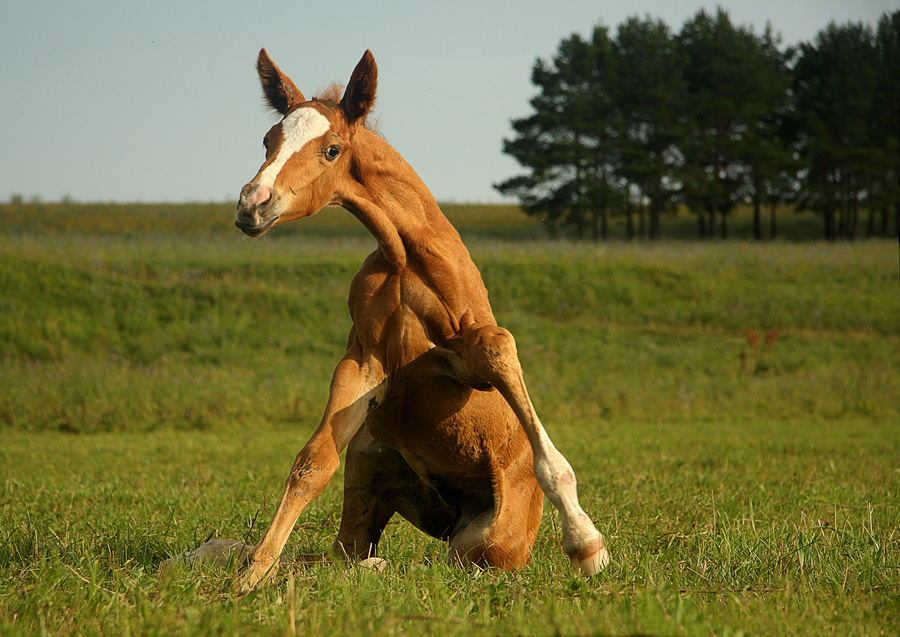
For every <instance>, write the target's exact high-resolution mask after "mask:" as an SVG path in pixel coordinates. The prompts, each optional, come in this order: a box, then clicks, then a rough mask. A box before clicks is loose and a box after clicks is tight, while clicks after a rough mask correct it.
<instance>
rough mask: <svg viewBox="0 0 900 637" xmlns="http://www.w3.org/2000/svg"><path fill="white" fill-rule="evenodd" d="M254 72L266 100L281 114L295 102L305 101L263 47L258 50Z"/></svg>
mask: <svg viewBox="0 0 900 637" xmlns="http://www.w3.org/2000/svg"><path fill="white" fill-rule="evenodd" d="M256 72H257V73H259V81H260V82H262V88H263V95H265V98H266V102H268V103H269V106H271V107H272V108H274V109H275V110H276V111H278V112H279V113H281V114H282V115H286V114H287V112H288V111H289V110H290V108H291V107H292V106H294V105H295V104H299V103H300V102H305V101H306V98H305V97H303V93H301V92H300V89H298V88H297V87H296V86H294V83H293V82H291V78H289V77H288V76H287V75H285V74H284V73H282V72H281V69H279V68H278V67H277V66H275V63H274V62H273V61H272V58H270V57H269V54H268V53H266V50H265V49H261V50H260V52H259V57H258V58H257V59H256Z"/></svg>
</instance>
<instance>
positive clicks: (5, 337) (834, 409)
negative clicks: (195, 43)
mask: <svg viewBox="0 0 900 637" xmlns="http://www.w3.org/2000/svg"><path fill="white" fill-rule="evenodd" d="M370 248H371V244H370V242H368V241H364V240H356V239H342V240H326V239H319V240H315V241H312V240H302V239H299V238H297V237H290V238H270V239H268V240H263V241H258V242H246V241H242V240H240V239H238V238H236V237H230V238H220V239H216V238H209V239H207V240H206V241H204V242H201V243H199V244H198V242H196V241H194V240H192V239H190V238H186V237H176V236H158V235H150V236H148V237H140V238H138V237H126V238H118V239H113V238H109V237H106V238H95V239H90V238H85V237H83V236H77V235H75V236H71V237H70V236H66V235H62V236H49V237H48V236H42V237H35V236H29V237H18V238H7V239H5V240H3V241H2V242H0V259H2V262H0V289H2V290H3V294H2V298H0V304H2V305H3V308H4V312H3V316H2V318H0V356H2V360H3V365H2V367H0V382H2V383H3V384H4V386H6V387H8V388H9V389H8V391H7V392H6V393H5V395H4V396H3V398H2V399H0V422H2V423H4V424H5V425H7V426H12V427H15V428H26V429H63V430H68V431H97V430H104V431H109V430H128V429H132V428H137V429H141V430H147V429H154V428H157V427H160V426H163V427H174V428H193V427H207V426H220V425H226V424H228V423H232V422H237V423H247V422H257V421H260V420H262V421H277V422H288V421H291V422H293V421H296V420H297V419H306V420H307V421H313V420H315V419H317V418H318V415H319V411H320V408H321V401H322V399H323V396H324V395H325V392H326V391H327V385H328V381H329V378H330V372H331V369H332V366H333V365H334V362H335V361H336V360H337V359H338V357H339V356H340V355H341V353H342V350H343V347H344V344H345V339H346V334H347V331H348V329H349V320H348V318H347V313H346V290H347V287H348V284H349V281H350V278H351V277H352V275H353V273H354V272H355V269H356V268H357V266H358V264H359V263H360V262H361V261H362V259H363V257H364V255H365V254H366V252H367V251H368V250H369V249H370ZM471 248H472V251H473V254H474V256H475V258H476V260H477V261H478V263H479V264H480V266H481V269H482V272H483V275H484V278H485V280H486V282H487V284H488V286H489V288H490V289H491V298H492V303H493V304H494V309H495V312H496V314H497V316H498V319H499V320H500V322H501V323H502V324H505V325H507V326H508V327H510V328H511V329H512V330H513V332H514V333H515V334H516V336H517V339H518V341H519V346H520V350H521V353H522V359H523V362H524V365H525V368H526V372H527V374H528V377H529V379H530V382H531V384H532V385H533V391H534V393H535V398H536V399H537V400H538V401H539V404H541V405H544V410H545V411H547V412H548V414H552V415H551V416H549V417H550V419H551V420H553V419H559V420H560V421H564V420H566V419H568V418H572V417H579V418H589V419H592V420H603V421H608V420H635V419H637V420H647V419H651V420H663V421H673V420H676V421H681V420H685V419H688V420H690V419H696V418H729V419H731V418H734V417H736V416H740V417H741V418H746V419H748V420H752V419H754V418H783V419H800V420H816V419H822V418H825V419H829V418H835V417H841V416H845V415H850V416H858V417H875V418H891V417H895V416H897V414H898V407H897V401H895V400H893V399H892V397H893V396H897V395H900V381H898V372H897V364H896V360H897V353H898V351H900V341H898V334H900V327H898V323H900V320H898V317H900V299H898V295H897V293H896V289H897V272H896V267H893V266H892V264H891V261H892V258H893V253H894V252H895V248H893V247H892V246H891V244H890V243H888V242H880V243H879V242H870V243H860V244H855V245H841V246H823V245H820V244H808V245H803V246H757V245H752V244H739V243H738V244H723V245H706V246H701V245H696V244H666V245H663V246H653V247H647V246H628V245H612V246H608V247H603V246H590V245H578V246H572V245H570V244H565V243H545V242H541V243H527V244H521V243H520V244H518V245H511V244H507V243H504V242H497V241H476V242H474V243H472V245H471ZM748 330H749V331H751V332H758V333H776V332H777V340H776V342H775V343H774V346H773V347H772V348H771V349H769V348H766V346H765V345H764V344H763V343H762V342H760V343H759V344H757V345H756V346H755V347H754V346H751V344H750V343H749V342H748V337H747V331H748ZM742 356H743V363H742V361H741V357H742ZM742 367H743V369H742ZM300 370H302V372H301V371H300ZM36 396H39V397H40V400H38V401H35V400H34V398H35V397H36Z"/></svg>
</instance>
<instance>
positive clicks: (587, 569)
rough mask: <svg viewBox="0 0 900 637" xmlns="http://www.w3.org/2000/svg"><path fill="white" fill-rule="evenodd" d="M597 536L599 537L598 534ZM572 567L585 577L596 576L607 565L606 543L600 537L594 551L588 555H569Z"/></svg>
mask: <svg viewBox="0 0 900 637" xmlns="http://www.w3.org/2000/svg"><path fill="white" fill-rule="evenodd" d="M598 535H600V534H599V533H598ZM569 559H570V560H572V565H573V566H574V567H575V568H577V569H578V570H579V571H581V572H582V573H584V574H585V575H588V576H590V575H596V574H597V573H599V572H600V571H602V570H603V569H604V568H606V566H607V565H608V564H609V551H608V550H606V542H605V540H604V539H603V536H602V535H600V537H599V542H598V544H597V545H596V549H595V550H593V551H591V552H589V553H580V554H575V555H570V556H569Z"/></svg>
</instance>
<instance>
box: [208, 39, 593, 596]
mask: <svg viewBox="0 0 900 637" xmlns="http://www.w3.org/2000/svg"><path fill="white" fill-rule="evenodd" d="M257 71H258V73H259V78H260V81H261V82H262V87H263V92H264V94H265V97H266V100H267V101H268V103H269V104H270V105H271V107H272V108H273V109H275V110H276V111H277V112H278V113H280V114H281V115H282V116H283V118H282V120H281V121H280V122H279V123H278V124H276V125H275V126H273V127H272V128H271V129H270V130H269V132H268V133H267V134H266V136H265V142H264V143H265V147H266V160H265V162H264V163H263V165H262V167H261V168H260V169H259V172H258V173H257V174H256V177H254V178H253V180H252V181H250V183H248V184H247V185H246V186H244V188H243V189H242V190H241V196H240V201H239V203H238V206H237V221H236V222H235V225H237V227H238V228H240V229H241V231H243V232H244V234H246V235H248V236H250V237H258V236H260V235H262V234H263V233H265V232H266V231H267V230H268V229H269V228H270V227H272V226H273V225H275V224H277V223H284V222H286V221H292V220H294V219H300V218H302V217H308V216H310V215H313V214H315V213H316V212H318V211H319V210H320V209H322V208H323V207H324V206H327V205H329V204H332V205H335V204H336V205H340V206H343V207H344V208H346V209H347V210H348V211H349V212H351V213H352V214H353V215H354V216H355V217H356V218H357V219H359V220H360V221H361V222H362V223H363V225H364V226H365V227H366V228H367V229H368V230H369V232H370V233H371V234H372V236H373V237H375V239H376V241H377V242H378V247H377V249H376V250H375V251H374V252H373V253H372V254H370V255H369V256H368V258H367V259H366V260H365V262H364V263H363V265H362V268H361V269H360V271H359V272H358V273H357V274H356V276H355V277H354V279H353V282H352V283H351V285H350V299H349V308H350V316H351V318H352V320H353V326H352V328H351V330H350V336H349V338H348V343H347V353H346V354H345V355H344V357H343V358H342V359H341V361H340V362H339V363H338V365H337V368H336V369H335V371H334V376H333V378H332V381H331V389H330V393H329V396H328V402H327V405H326V407H325V414H324V416H323V418H322V421H321V424H320V425H319V427H318V429H316V431H315V433H314V434H313V435H312V437H311V438H310V439H309V441H308V442H307V443H306V446H304V447H303V449H302V450H301V451H300V453H299V454H298V455H297V458H296V460H295V461H294V465H293V468H292V469H291V472H290V474H289V476H288V479H287V484H286V485H285V490H284V495H283V496H282V498H281V502H280V503H279V505H278V508H277V510H276V511H275V515H274V518H273V520H272V521H271V523H270V524H269V527H268V528H267V529H266V531H265V533H264V534H263V536H262V539H261V540H260V542H259V544H257V545H256V546H255V547H243V546H241V547H239V551H240V554H241V555H245V552H246V551H247V550H249V555H247V556H246V557H245V558H244V559H245V560H246V562H247V563H246V567H245V569H244V571H243V575H242V580H241V581H242V587H243V590H244V591H245V592H246V591H248V590H250V589H251V588H253V587H255V586H257V585H258V584H259V583H260V582H262V581H263V580H264V579H265V578H266V576H267V574H268V573H269V572H270V571H271V570H272V569H273V568H274V567H275V566H277V564H278V560H279V556H280V555H281V552H282V550H283V548H284V545H285V543H286V542H287V539H288V536H289V535H290V533H291V531H292V529H293V526H294V523H295V522H296V520H297V517H298V516H299V515H300V512H301V511H302V510H303V508H304V507H305V506H306V505H307V503H309V501H310V500H312V499H313V498H314V497H315V496H316V495H318V494H319V493H320V492H321V491H322V489H323V488H324V487H325V485H326V484H327V483H328V481H329V480H330V478H331V477H332V475H333V474H334V472H335V471H336V470H337V468H338V465H339V463H340V461H339V454H340V453H341V451H342V450H343V449H344V448H345V447H347V455H346V468H345V478H344V500H343V513H342V516H341V526H340V530H339V532H338V535H337V539H336V540H335V542H334V545H333V547H332V548H333V552H334V553H336V554H337V555H340V556H346V557H348V558H350V559H366V558H370V557H372V556H374V554H375V550H376V546H377V544H378V540H379V538H380V536H381V533H382V531H383V530H384V527H385V525H386V524H387V522H388V520H389V519H390V518H391V516H393V515H394V514H395V513H399V514H400V515H401V516H403V517H404V518H406V519H407V520H409V521H410V522H412V523H413V524H414V525H415V526H417V527H418V528H419V529H421V530H422V531H424V532H425V533H427V534H429V535H431V536H433V537H436V538H440V539H443V540H446V541H448V542H449V547H450V548H449V559H450V560H451V561H452V562H455V563H459V564H477V565H481V566H493V567H498V568H504V569H510V568H516V567H519V566H522V565H524V564H526V563H528V561H529V560H530V558H531V547H532V545H533V544H534V540H535V537H536V535H537V529H538V524H539V522H540V518H541V512H542V509H543V493H546V494H547V496H548V497H549V498H550V501H551V502H552V503H553V505H554V506H555V507H556V508H557V509H558V510H559V513H560V516H561V518H562V535H563V548H564V550H565V552H566V553H567V554H568V556H569V558H570V559H571V561H572V562H573V564H574V565H575V566H576V567H578V568H579V569H581V570H582V571H584V572H585V573H588V574H593V573H596V572H597V571H599V570H600V569H602V568H603V567H604V566H605V565H606V564H607V562H608V561H609V555H608V553H607V550H606V546H605V542H604V539H603V536H602V535H601V534H600V533H599V532H598V531H597V530H596V529H595V528H594V525H593V524H592V523H591V521H590V519H589V518H588V516H587V515H586V514H585V513H584V511H583V510H582V509H581V507H580V505H579V504H578V496H577V493H576V488H575V474H574V473H573V471H572V468H571V467H570V466H569V463H568V462H567V461H566V459H565V458H564V457H563V456H562V454H560V453H559V451H557V450H556V448H555V447H554V446H553V443H552V442H551V441H550V438H549V437H548V436H547V433H546V432H545V431H544V428H543V426H542V425H541V422H540V420H539V419H538V416H537V413H535V410H534V407H533V405H532V404H531V400H530V398H529V397H528V392H527V390H526V388H525V381H524V379H523V376H522V368H521V366H520V365H519V359H518V356H517V354H516V346H515V342H514V340H513V337H512V335H511V334H510V333H509V332H508V331H507V330H505V329H503V328H501V327H498V326H497V323H496V320H495V319H494V315H493V314H492V312H491V307H490V305H489V304H488V293H487V290H486V289H485V286H484V283H483V282H482V280H481V275H480V274H479V272H478V269H477V268H476V267H475V264H474V263H473V262H472V259H471V257H470V256H469V252H468V250H466V247H465V246H464V245H463V243H462V240H461V239H460V237H459V234H458V233H457V232H456V230H455V229H454V228H453V226H451V225H450V223H449V222H448V221H447V219H446V218H445V217H444V215H443V214H442V213H441V210H440V208H438V205H437V203H436V202H435V200H434V198H433V197H432V196H431V193H430V192H429V191H428V189H427V188H426V187H425V185H424V184H423V183H422V182H421V180H420V179H419V177H418V175H416V173H415V172H414V171H413V169H412V168H410V166H409V164H407V163H406V162H405V161H404V160H403V158H402V157H400V155H399V154H398V153H397V152H396V151H395V150H394V149H393V148H392V147H391V146H390V145H388V144H387V142H385V141H384V140H383V139H382V138H381V137H379V136H378V135H376V134H375V133H373V132H372V131H370V130H369V129H368V128H366V126H365V120H366V116H367V115H368V114H369V111H370V110H371V108H372V105H373V103H374V101H375V86H376V80H377V69H376V66H375V60H374V58H373V57H372V54H371V53H370V52H369V51H366V53H365V54H364V55H363V57H362V59H361V60H360V61H359V63H358V64H357V66H356V69H355V70H354V71H353V75H352V76H351V78H350V82H349V84H348V85H347V88H346V90H345V92H344V95H343V98H341V100H340V102H336V101H327V100H324V101H323V100H316V99H313V100H311V101H307V100H306V98H304V96H303V94H302V93H301V92H300V90H299V89H298V88H297V87H296V86H295V85H294V83H293V82H292V81H291V80H290V78H288V77H287V76H286V75H285V74H284V73H282V72H281V70H280V69H279V68H278V67H277V66H275V64H274V63H273V62H272V60H271V59H270V58H269V56H268V54H267V53H266V51H265V49H263V50H262V51H260V54H259V59H258V60H257ZM542 490H543V493H542ZM228 548H231V545H230V544H229V545H228V546H227V547H226V549H228ZM220 549H221V547H220ZM210 552H214V550H213V549H210ZM190 555H193V557H195V558H196V557H200V558H202V557H203V552H202V551H200V552H196V553H195V554H190Z"/></svg>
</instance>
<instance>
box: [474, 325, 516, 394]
mask: <svg viewBox="0 0 900 637" xmlns="http://www.w3.org/2000/svg"><path fill="white" fill-rule="evenodd" d="M464 338H466V341H467V343H466V345H467V352H466V353H467V359H468V363H469V366H470V367H471V369H472V371H473V372H475V374H477V375H478V376H480V377H481V378H483V379H484V380H485V381H487V382H488V383H490V384H491V385H496V384H497V383H498V381H501V380H502V379H503V378H505V377H506V376H507V375H508V374H509V373H510V372H513V371H515V370H517V369H518V366H519V356H518V353H517V351H516V340H515V339H514V338H513V335H512V334H511V333H510V332H509V330H507V329H504V328H502V327H497V326H496V325H482V326H479V327H477V328H474V329H472V331H471V332H470V333H468V334H464Z"/></svg>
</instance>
